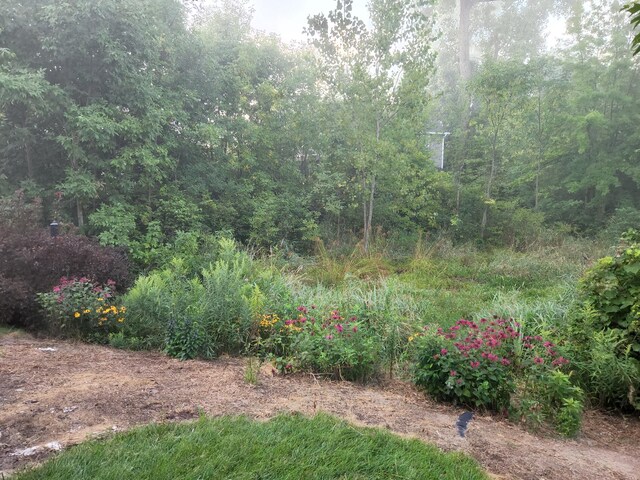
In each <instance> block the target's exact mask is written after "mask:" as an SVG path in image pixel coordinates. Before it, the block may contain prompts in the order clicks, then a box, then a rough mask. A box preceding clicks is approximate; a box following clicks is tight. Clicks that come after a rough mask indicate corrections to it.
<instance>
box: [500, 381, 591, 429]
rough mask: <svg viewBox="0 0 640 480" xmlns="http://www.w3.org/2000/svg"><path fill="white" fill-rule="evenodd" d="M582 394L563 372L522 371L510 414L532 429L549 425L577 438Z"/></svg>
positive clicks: (580, 420) (580, 418) (580, 417)
mask: <svg viewBox="0 0 640 480" xmlns="http://www.w3.org/2000/svg"><path fill="white" fill-rule="evenodd" d="M582 398H583V393H582V389H581V388H580V387H577V386H575V385H574V384H573V383H572V381H571V378H570V375H569V374H566V373H564V372H562V371H560V370H548V369H536V370H528V371H525V372H523V377H522V380H521V381H520V382H519V384H518V388H517V392H516V394H515V395H514V396H513V397H512V399H511V413H512V416H516V417H517V418H520V419H521V420H524V421H525V423H527V424H529V426H533V427H537V426H538V425H540V424H542V423H544V422H549V423H551V424H552V425H554V426H555V428H556V430H557V431H558V432H559V433H560V434H562V435H564V436H566V437H575V436H576V435H577V434H578V432H579V431H580V426H581V424H582V410H583V402H582Z"/></svg>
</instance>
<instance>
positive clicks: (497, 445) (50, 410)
mask: <svg viewBox="0 0 640 480" xmlns="http://www.w3.org/2000/svg"><path fill="white" fill-rule="evenodd" d="M49 348H52V349H55V350H48V349H49ZM244 367H245V362H244V361H243V360H241V359H221V360H217V361H215V362H203V361H187V362H179V361H177V360H174V359H171V358H168V357H166V356H163V355H161V354H159V353H136V352H126V351H119V350H114V349H110V348H105V347H99V346H95V345H85V344H80V343H71V342H63V341H50V340H38V339H34V338H31V337H29V336H26V335H18V334H11V335H7V336H4V337H0V472H2V471H4V472H5V473H7V472H9V471H11V470H14V469H16V468H19V467H20V466H22V465H25V464H27V463H29V462H34V461H39V460H41V459H43V458H45V457H46V456H47V455H50V454H51V453H50V452H51V451H50V450H48V449H46V448H43V449H41V450H40V451H39V452H38V453H36V454H35V455H31V456H28V457H26V456H20V455H12V454H15V453H16V452H18V451H20V450H23V449H25V448H28V447H33V446H40V445H45V444H47V443H49V442H59V443H60V444H61V445H62V446H63V447H67V446H69V445H73V444H76V443H79V442H81V441H83V440H85V439H86V438H87V437H90V436H93V435H97V434H101V433H104V432H108V431H112V430H121V429H126V428H129V427H132V426H134V425H140V424H145V423H148V422H158V421H167V420H181V419H189V418H193V417H196V416H197V414H198V411H199V410H203V411H205V412H206V413H207V414H209V415H222V414H246V415H249V416H251V417H255V418H259V419H266V418H269V417H271V416H273V415H275V414H276V413H277V412H282V411H287V412H288V411H297V412H302V413H305V414H313V413H314V412H317V411H325V412H329V413H332V414H334V415H337V416H339V417H342V418H345V419H347V420H349V421H352V422H354V423H356V424H359V425H368V426H378V427H383V428H388V429H390V430H392V431H394V432H397V433H399V434H402V435H408V436H413V437H418V438H421V439H423V440H425V441H428V442H432V443H435V444H437V445H438V446H440V447H441V448H442V449H443V450H461V451H465V452H467V453H469V454H470V455H472V456H473V457H475V458H476V459H477V460H478V461H479V462H480V463H481V464H482V465H483V466H484V467H485V468H487V469H488V470H489V471H490V472H491V473H492V474H494V475H495V476H496V477H497V478H505V479H512V478H518V479H536V480H537V479H545V480H552V479H557V480H566V479H574V478H575V479H581V480H591V479H593V480H602V479H629V480H631V479H633V480H636V479H640V445H639V443H638V439H639V438H640V421H638V419H637V418H636V419H623V418H619V417H606V416H603V415H602V414H599V413H593V412H591V413H589V414H587V416H586V419H585V428H584V433H583V435H582V436H581V438H580V439H579V440H577V441H565V440H559V439H555V438H548V437H539V436H533V435H531V434H529V433H527V432H525V431H524V430H522V429H521V428H520V427H518V426H515V425H512V424H509V423H507V422H505V421H497V420H496V419H495V418H492V417H479V418H476V419H474V420H473V421H472V422H471V426H470V429H469V432H468V434H467V438H465V439H462V438H460V437H458V436H457V434H456V432H455V427H454V425H455V421H456V418H457V416H458V415H459V414H460V411H459V410H456V409H454V408H451V407H447V406H442V405H437V404H434V403H432V402H430V401H429V400H427V399H425V397H424V396H423V395H422V394H420V393H419V392H417V391H416V390H415V389H413V388H412V387H411V386H409V385H407V384H404V383H401V382H393V383H390V384H388V385H386V386H384V387H364V386H358V385H353V384H349V383H344V382H329V381H316V380H315V379H313V378H312V377H310V376H299V377H280V376H273V375H272V374H271V371H270V368H268V367H267V368H264V369H263V371H262V372H261V375H260V383H259V385H258V386H252V385H248V384H246V383H245V382H244V381H243V370H244Z"/></svg>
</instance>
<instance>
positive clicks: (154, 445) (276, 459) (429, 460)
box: [15, 415, 489, 480]
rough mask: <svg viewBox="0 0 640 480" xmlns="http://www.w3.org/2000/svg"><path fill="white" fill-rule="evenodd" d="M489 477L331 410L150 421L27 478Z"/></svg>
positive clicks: (460, 458)
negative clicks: (261, 417) (310, 414)
mask: <svg viewBox="0 0 640 480" xmlns="http://www.w3.org/2000/svg"><path fill="white" fill-rule="evenodd" d="M70 478H73V479H75V480H81V479H114V480H115V479H117V480H125V479H136V480H137V479H150V480H151V479H153V480H161V479H191V478H193V479H196V478H206V479H247V480H249V479H252V480H256V479H262V480H271V479H273V480H275V479H278V480H287V479H291V480H298V479H362V480H365V479H385V480H386V479H395V478H403V479H439V480H443V479H451V480H475V479H483V480H487V479H488V478H489V477H488V476H487V475H486V474H485V473H484V472H483V471H482V470H481V469H480V468H479V467H478V465H477V464H476V463H475V461H474V460H472V459H471V458H469V457H467V456H465V455H463V454H460V453H442V452H441V451H440V450H438V449H437V448H436V447H434V446H430V445H426V444H424V443H422V442H420V441H419V440H407V439H402V438H399V437H397V436H394V435H392V434H390V433H388V432H386V431H383V430H380V429H370V428H366V429H365V428H356V427H353V426H351V425H349V424H348V423H346V422H343V421H340V420H337V419H335V418H332V417H330V416H327V415H318V416H316V417H314V418H311V419H309V418H305V417H303V416H300V415H281V416H278V417H276V418H275V419H273V420H270V421H269V422H266V423H259V422H255V421H251V420H249V419H247V418H244V417H234V418H229V417H220V418H215V419H206V418H201V419H200V420H199V421H197V422H195V423H189V424H180V425H176V424H165V425H151V426H148V427H145V428H141V429H137V430H133V431H131V432H128V433H124V434H119V435H116V436H115V437H114V438H113V439H111V440H108V441H92V442H88V443H85V444H82V445H79V446H78V447H74V448H72V449H71V450H69V451H66V452H63V453H62V454H60V455H58V456H57V457H55V458H54V459H52V460H51V461H49V462H47V463H45V464H44V465H43V466H42V467H39V468H36V469H34V470H32V471H28V472H25V473H22V474H18V475H17V476H16V477H15V479H16V480H29V479H39V480H41V479H49V480H54V479H59V480H63V479H64V480H67V479H70Z"/></svg>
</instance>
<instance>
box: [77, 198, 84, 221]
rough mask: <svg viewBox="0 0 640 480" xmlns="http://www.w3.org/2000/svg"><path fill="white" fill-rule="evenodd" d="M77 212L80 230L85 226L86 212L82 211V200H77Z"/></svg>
mask: <svg viewBox="0 0 640 480" xmlns="http://www.w3.org/2000/svg"><path fill="white" fill-rule="evenodd" d="M76 212H77V214H78V228H82V227H83V226H84V211H83V209H82V202H81V201H80V199H79V198H78V199H76Z"/></svg>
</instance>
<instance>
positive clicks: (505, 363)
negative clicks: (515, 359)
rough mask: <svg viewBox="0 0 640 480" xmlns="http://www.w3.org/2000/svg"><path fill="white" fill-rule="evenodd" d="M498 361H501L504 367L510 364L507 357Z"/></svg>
mask: <svg viewBox="0 0 640 480" xmlns="http://www.w3.org/2000/svg"><path fill="white" fill-rule="evenodd" d="M500 362H501V363H502V365H504V366H505V367H506V366H507V365H511V362H510V361H509V360H508V359H507V358H503V359H502V360H500Z"/></svg>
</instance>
